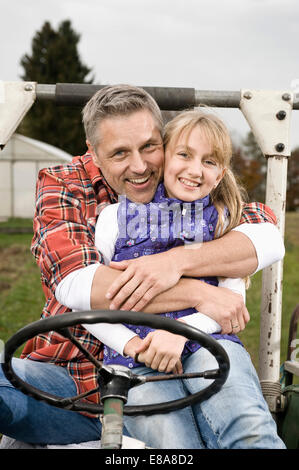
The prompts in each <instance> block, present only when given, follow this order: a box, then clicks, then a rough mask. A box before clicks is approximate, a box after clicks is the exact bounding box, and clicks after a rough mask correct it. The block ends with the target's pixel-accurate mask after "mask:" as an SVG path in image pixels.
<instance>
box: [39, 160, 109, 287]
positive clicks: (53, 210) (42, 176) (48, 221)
mask: <svg viewBox="0 0 299 470" xmlns="http://www.w3.org/2000/svg"><path fill="white" fill-rule="evenodd" d="M76 177H77V176H76ZM82 187H83V188H84V186H82V184H81V185H79V184H77V186H76V180H75V181H74V182H73V183H72V184H70V183H69V180H68V183H66V182H65V181H64V180H63V178H62V177H61V169H60V170H59V172H58V171H57V174H55V167H53V168H52V169H44V170H41V171H40V173H39V178H38V182H37V189H36V212H35V218H34V237H33V240H32V245H31V251H32V253H33V255H34V256H35V258H36V261H37V264H38V265H39V267H40V270H41V276H42V281H43V282H44V284H45V285H46V286H47V287H48V288H50V289H51V290H52V291H54V290H55V288H56V287H57V285H58V284H59V282H60V281H61V280H62V279H63V278H64V277H65V276H66V275H68V274H70V273H71V272H72V271H75V270H76V269H79V268H82V267H85V266H88V265H89V264H93V263H98V262H102V258H101V255H100V254H99V252H98V250H97V249H96V247H95V246H94V228H95V222H96V218H95V206H96V201H93V200H92V195H91V193H92V192H91V191H90V194H88V190H87V189H86V188H85V189H84V190H82V189H80V190H79V189H76V188H82ZM80 191H81V193H80Z"/></svg>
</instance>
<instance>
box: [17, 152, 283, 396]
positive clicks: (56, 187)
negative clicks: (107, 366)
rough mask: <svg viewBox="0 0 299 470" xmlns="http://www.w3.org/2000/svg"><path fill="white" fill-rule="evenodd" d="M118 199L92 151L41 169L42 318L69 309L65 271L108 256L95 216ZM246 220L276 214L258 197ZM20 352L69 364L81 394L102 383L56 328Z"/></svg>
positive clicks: (36, 242)
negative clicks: (60, 289) (100, 246)
mask: <svg viewBox="0 0 299 470" xmlns="http://www.w3.org/2000/svg"><path fill="white" fill-rule="evenodd" d="M116 201H117V195H116V194H115V193H114V192H113V191H112V189H111V188H110V187H109V186H108V184H107V183H106V181H105V180H104V178H103V176H102V175H101V173H100V171H99V169H98V168H97V167H95V166H94V164H93V162H92V158H91V156H90V154H88V153H87V154H85V155H83V156H82V157H75V158H74V159H73V161H72V163H71V164H67V165H59V166H55V167H51V168H45V169H43V170H41V171H40V173H39V178H38V182H37V189H36V213H35V218H34V237H33V240H32V246H31V249H32V253H33V254H34V256H35V258H36V261H37V263H38V265H39V267H40V270H41V281H42V287H43V290H44V293H45V297H46V304H45V307H44V309H43V312H42V318H46V317H49V316H52V315H61V314H63V313H65V312H69V311H70V309H68V308H67V307H65V306H63V305H61V304H59V303H58V301H57V300H56V298H55V289H56V287H57V286H58V284H59V283H60V281H61V280H62V279H63V278H64V277H65V276H67V275H68V274H70V273H71V272H73V271H75V270H77V269H80V268H83V267H85V266H88V265H90V264H93V263H99V262H102V261H103V260H102V258H101V254H100V253H99V252H98V250H97V249H96V247H95V246H94V233H95V223H96V218H97V215H98V214H99V209H100V206H101V205H106V204H111V203H114V202H116ZM245 222H247V223H260V222H271V223H274V224H275V223H276V217H275V215H274V214H273V212H272V211H271V209H269V208H268V207H266V206H265V205H263V204H260V203H256V202H255V203H251V204H247V205H246V206H245V207H244V212H243V217H242V223H245ZM72 333H73V335H74V336H76V337H77V338H79V339H80V341H81V342H83V343H84V346H85V347H86V348H87V349H88V350H89V351H90V352H91V353H92V354H93V355H94V356H95V357H96V358H98V359H101V358H102V344H101V343H100V341H98V340H97V339H96V338H95V337H94V336H92V335H91V334H90V333H88V332H87V330H85V329H84V328H83V327H82V326H81V325H77V326H76V327H74V328H72ZM21 357H22V358H27V359H31V360H35V361H45V362H51V363H54V364H57V365H60V366H63V367H67V368H68V371H69V372H70V374H71V376H72V377H73V378H74V380H75V383H76V385H77V391H78V393H83V392H86V391H87V390H91V389H93V388H95V387H96V386H97V374H96V370H95V367H94V366H93V365H92V364H91V363H90V362H89V361H88V360H87V359H86V357H85V356H84V355H83V353H81V352H80V351H79V350H78V349H77V347H76V346H74V345H73V344H72V343H71V342H70V341H69V340H67V339H66V338H64V337H63V336H61V335H59V334H58V333H56V332H49V333H46V334H41V335H39V336H36V337H35V338H33V339H31V340H30V341H28V342H27V344H26V345H25V348H24V350H23V352H22V355H21ZM88 400H91V401H93V402H99V394H98V393H94V394H93V395H91V396H89V397H88Z"/></svg>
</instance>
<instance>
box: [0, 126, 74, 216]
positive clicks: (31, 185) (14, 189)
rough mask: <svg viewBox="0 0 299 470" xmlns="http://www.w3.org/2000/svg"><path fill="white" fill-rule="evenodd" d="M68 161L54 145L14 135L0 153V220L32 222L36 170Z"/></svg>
mask: <svg viewBox="0 0 299 470" xmlns="http://www.w3.org/2000/svg"><path fill="white" fill-rule="evenodd" d="M71 159H72V157H71V155H69V154H68V153H66V152H64V151H62V150H60V149H58V148H56V147H53V145H49V144H46V143H44V142H40V141H38V140H34V139H30V138H29V137H25V136H23V135H20V134H14V135H13V136H12V137H11V139H10V140H9V141H8V143H7V144H6V146H5V147H4V149H3V150H2V151H0V218H6V217H24V218H32V217H33V215H34V206H35V186H36V180H37V175H38V172H39V170H41V169H42V168H45V167H48V166H54V165H61V164H64V163H67V162H69V161H70V160H71Z"/></svg>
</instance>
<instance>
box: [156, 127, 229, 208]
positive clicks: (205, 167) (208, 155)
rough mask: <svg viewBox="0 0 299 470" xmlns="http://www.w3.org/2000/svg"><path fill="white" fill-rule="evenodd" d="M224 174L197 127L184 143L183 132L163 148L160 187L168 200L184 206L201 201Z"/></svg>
mask: <svg viewBox="0 0 299 470" xmlns="http://www.w3.org/2000/svg"><path fill="white" fill-rule="evenodd" d="M224 173H225V169H224V168H222V167H221V166H220V165H219V163H218V162H217V160H216V159H215V157H214V156H213V153H212V147H211V144H210V143H209V142H208V140H207V138H206V137H205V135H204V133H203V132H202V131H201V129H200V127H199V125H196V126H195V127H194V128H193V130H192V131H191V132H190V134H189V138H188V140H187V133H186V131H185V132H182V133H181V135H180V136H179V138H178V139H177V140H176V142H172V140H170V142H169V144H168V145H167V147H166V151H165V167H164V185H165V188H166V191H167V194H168V196H169V197H173V198H176V199H179V200H182V201H185V202H191V201H195V200H197V199H202V198H203V197H205V196H207V195H208V194H210V192H211V191H212V189H213V188H215V187H216V186H217V185H218V183H219V182H220V181H221V179H222V178H223V176H224Z"/></svg>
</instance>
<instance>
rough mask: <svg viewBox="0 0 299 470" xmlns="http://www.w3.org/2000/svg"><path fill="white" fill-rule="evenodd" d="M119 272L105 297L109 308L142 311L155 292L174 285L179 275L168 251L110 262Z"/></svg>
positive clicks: (174, 260)
mask: <svg viewBox="0 0 299 470" xmlns="http://www.w3.org/2000/svg"><path fill="white" fill-rule="evenodd" d="M110 267H111V268H114V269H119V270H121V271H123V273H122V274H121V275H120V276H118V278H117V279H116V280H115V281H114V282H113V284H112V285H111V286H110V288H109V290H108V292H107V294H106V298H108V299H110V300H111V304H110V309H111V310H118V309H119V308H120V307H121V309H122V310H135V311H140V310H142V309H143V308H144V307H145V306H146V305H147V304H148V303H149V302H150V301H151V300H152V299H153V298H154V297H156V295H158V294H160V293H161V292H164V291H166V290H168V289H170V288H171V287H173V286H175V285H176V284H177V282H178V281H179V279H180V277H181V273H180V270H179V268H178V266H177V263H176V258H175V256H169V253H168V252H165V253H158V254H155V255H149V256H142V257H141V258H137V259H134V260H125V261H120V262H115V261H112V262H111V263H110Z"/></svg>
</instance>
